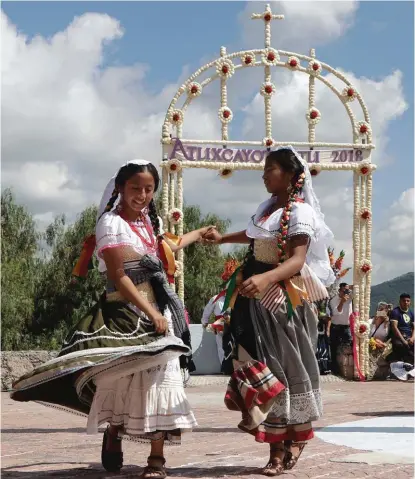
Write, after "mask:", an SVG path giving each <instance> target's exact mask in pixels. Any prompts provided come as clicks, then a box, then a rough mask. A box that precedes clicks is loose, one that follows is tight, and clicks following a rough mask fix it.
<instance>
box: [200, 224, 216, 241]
mask: <svg viewBox="0 0 415 479" xmlns="http://www.w3.org/2000/svg"><path fill="white" fill-rule="evenodd" d="M213 230H216V226H214V225H210V226H204V227H203V228H200V229H198V230H197V231H198V232H199V237H200V239H202V238H204V237H205V236H206V235H207V234H209V233H210V232H211V231H213Z"/></svg>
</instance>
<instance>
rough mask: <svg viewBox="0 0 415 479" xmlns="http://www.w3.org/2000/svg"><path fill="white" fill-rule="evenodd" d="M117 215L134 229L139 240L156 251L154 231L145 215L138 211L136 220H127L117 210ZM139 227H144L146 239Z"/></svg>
mask: <svg viewBox="0 0 415 479" xmlns="http://www.w3.org/2000/svg"><path fill="white" fill-rule="evenodd" d="M118 215H119V216H120V217H121V218H122V219H123V220H124V221H125V222H126V223H128V226H129V227H130V228H131V229H132V231H134V233H135V234H136V235H137V236H138V237H139V238H140V239H141V241H142V242H143V243H144V244H145V245H146V246H147V248H149V249H151V250H152V251H156V239H155V237H154V231H153V226H152V224H151V223H150V222H149V221H148V220H147V217H146V216H145V215H144V214H143V213H140V214H139V216H138V219H137V222H133V221H129V220H128V219H127V218H126V217H125V215H123V213H122V211H118ZM140 223H141V224H140ZM140 228H145V230H146V232H147V234H148V237H149V238H150V240H148V239H147V238H146V237H145V236H144V235H143V234H142V233H141V231H140Z"/></svg>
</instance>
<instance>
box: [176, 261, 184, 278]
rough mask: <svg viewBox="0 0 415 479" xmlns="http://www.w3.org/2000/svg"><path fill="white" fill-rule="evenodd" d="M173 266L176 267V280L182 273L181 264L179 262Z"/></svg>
mask: <svg viewBox="0 0 415 479" xmlns="http://www.w3.org/2000/svg"><path fill="white" fill-rule="evenodd" d="M174 264H175V266H176V271H175V272H174V277H175V278H177V277H179V276H180V275H181V274H182V272H183V263H182V262H181V261H175V262H174Z"/></svg>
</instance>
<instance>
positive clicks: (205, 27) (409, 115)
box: [2, 1, 414, 209]
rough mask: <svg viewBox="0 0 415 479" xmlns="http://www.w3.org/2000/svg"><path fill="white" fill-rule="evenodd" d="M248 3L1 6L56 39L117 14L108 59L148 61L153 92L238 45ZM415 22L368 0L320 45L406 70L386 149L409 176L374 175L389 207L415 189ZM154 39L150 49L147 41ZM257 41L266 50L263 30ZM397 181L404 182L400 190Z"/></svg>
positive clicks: (391, 171)
mask: <svg viewBox="0 0 415 479" xmlns="http://www.w3.org/2000/svg"><path fill="white" fill-rule="evenodd" d="M244 3H245V2H220V3H219V2H43V3H38V2H3V3H2V9H3V11H4V12H5V13H6V14H7V15H8V17H9V18H10V20H11V21H12V22H13V23H15V24H16V25H17V27H18V29H19V30H20V31H21V32H22V33H25V34H26V35H28V36H34V35H37V34H40V35H42V36H46V37H48V36H52V35H53V34H55V33H56V32H58V31H61V30H63V29H65V28H66V26H67V25H68V24H69V23H70V22H71V21H72V19H73V17H74V16H77V15H82V14H83V13H85V12H98V13H106V14H108V15H111V16H113V17H115V18H117V19H118V20H119V21H120V22H121V25H122V26H123V28H124V29H125V34H124V36H123V37H122V38H121V39H120V40H118V41H116V42H115V45H111V46H110V47H109V49H108V50H109V51H108V56H107V57H106V63H108V64H114V65H129V64H133V63H136V62H139V63H146V64H148V65H149V67H150V68H149V70H148V73H147V75H146V79H145V83H146V84H147V87H148V88H149V90H152V89H153V90H156V89H158V88H162V87H163V85H164V84H165V83H168V82H174V81H176V79H177V78H178V77H179V76H180V73H181V71H182V68H183V66H184V65H189V68H190V71H193V70H195V69H196V68H197V67H198V66H200V57H203V58H206V57H207V58H209V57H210V58H213V57H214V56H215V55H217V52H218V47H219V46H220V45H225V46H233V45H235V46H236V47H237V46H238V39H239V36H240V25H239V23H238V14H239V13H240V12H241V11H242V10H243V7H244ZM218 9H220V15H218ZM262 9H263V4H262V2H258V12H260V11H262ZM155 19H156V20H157V27H156V31H154V29H155V27H154V20H155ZM413 19H414V4H413V2H398V1H393V2H392V1H390V2H385V1H382V2H362V3H360V4H359V9H358V14H357V16H356V20H355V22H354V25H353V27H352V28H351V29H350V30H348V31H347V32H346V33H345V34H344V35H343V36H341V37H340V38H338V39H336V40H335V41H333V42H331V43H330V44H328V45H323V46H321V47H319V48H318V55H319V57H320V58H324V60H325V61H326V62H327V63H328V64H330V65H332V66H334V67H340V68H342V69H344V70H347V71H353V72H354V73H355V74H356V75H358V76H365V77H370V78H373V79H378V78H381V77H383V76H386V75H388V74H390V73H391V72H392V71H393V70H395V69H399V70H401V71H402V72H403V88H404V94H405V99H406V101H407V103H408V105H409V108H408V110H407V111H406V112H405V113H404V114H403V115H402V116H401V117H400V118H399V119H398V120H396V121H394V122H392V123H391V126H390V129H389V135H390V138H391V141H390V143H389V147H388V153H389V154H390V155H393V156H394V157H396V158H399V165H402V166H403V165H405V173H404V174H403V172H402V169H401V168H397V164H393V165H391V166H390V167H385V168H383V169H382V170H381V171H379V172H378V173H377V174H376V177H375V181H376V189H375V192H374V195H375V197H374V201H375V207H376V208H380V209H383V208H386V207H387V206H388V205H389V204H390V203H391V199H392V198H396V197H397V196H398V194H399V192H400V191H401V190H402V189H407V188H410V187H412V186H413V177H414V167H413V161H412V158H413V151H414V140H413V131H414V122H413V119H414V110H413V105H414V88H413V85H414V45H413V42H412V39H413V37H414V31H413V25H414V24H413ZM275 28H277V27H275ZM259 29H260V28H259ZM200 32H202V34H200ZM166 37H167V38H171V39H172V43H173V45H174V48H173V49H171V50H170V49H167V50H166V49H165V48H166V46H165V45H166ZM150 39H151V46H150V45H149V44H148V43H149V40H150ZM258 40H259V42H258V47H260V46H262V45H261V44H262V38H261V35H258ZM149 46H150V48H149ZM157 52H166V53H168V54H167V55H166V56H163V61H162V62H161V61H160V62H157V61H155V57H156V56H157ZM304 53H307V52H304ZM167 106H168V105H166V107H167ZM394 185H399V187H398V188H397V190H395V189H394Z"/></svg>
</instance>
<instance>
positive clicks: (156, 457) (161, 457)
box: [147, 456, 166, 467]
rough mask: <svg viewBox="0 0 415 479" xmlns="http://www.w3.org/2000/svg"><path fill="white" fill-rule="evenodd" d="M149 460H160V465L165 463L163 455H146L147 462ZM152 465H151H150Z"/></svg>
mask: <svg viewBox="0 0 415 479" xmlns="http://www.w3.org/2000/svg"><path fill="white" fill-rule="evenodd" d="M149 461H160V462H161V463H162V465H163V466H164V464H166V459H165V458H164V457H163V456H148V458H147V462H149ZM150 467H152V466H150Z"/></svg>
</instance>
